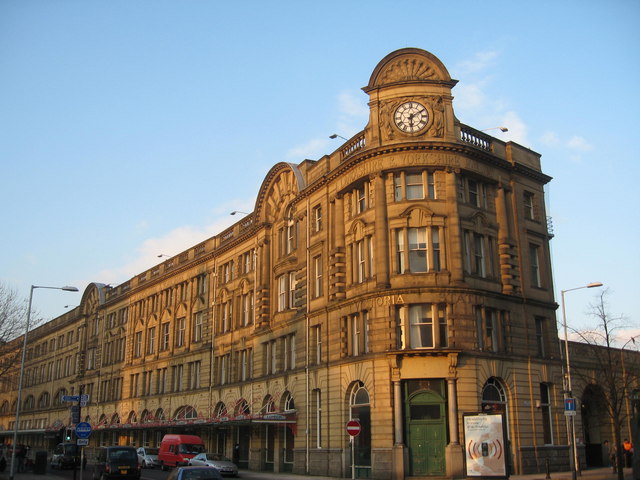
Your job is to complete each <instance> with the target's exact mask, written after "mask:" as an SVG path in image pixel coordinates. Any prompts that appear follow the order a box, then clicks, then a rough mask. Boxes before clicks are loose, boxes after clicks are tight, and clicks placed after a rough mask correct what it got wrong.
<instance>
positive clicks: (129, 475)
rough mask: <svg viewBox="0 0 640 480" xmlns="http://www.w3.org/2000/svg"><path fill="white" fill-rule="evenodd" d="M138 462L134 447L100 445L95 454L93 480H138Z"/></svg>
mask: <svg viewBox="0 0 640 480" xmlns="http://www.w3.org/2000/svg"><path fill="white" fill-rule="evenodd" d="M140 472H141V470H140V463H139V462H138V453H137V452H136V449H135V448H134V447H125V446H113V447H101V448H100V449H98V453H97V455H96V463H95V468H94V470H93V480H107V479H112V478H121V479H131V480H138V479H139V478H140Z"/></svg>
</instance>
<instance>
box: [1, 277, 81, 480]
mask: <svg viewBox="0 0 640 480" xmlns="http://www.w3.org/2000/svg"><path fill="white" fill-rule="evenodd" d="M36 288H50V289H52V290H64V291H66V292H77V291H78V289H77V288H76V287H69V286H66V287H45V286H43V285H31V292H30V293H29V307H28V308H27V324H26V327H25V331H24V340H23V342H22V362H21V363H20V375H19V377H18V400H17V401H16V421H15V424H14V426H13V444H12V445H11V471H10V474H9V480H13V474H14V473H15V462H16V446H17V443H18V424H19V423H20V403H22V378H23V376H24V362H25V360H26V358H27V336H28V334H29V322H30V321H31V304H32V303H33V291H34V290H35V289H36Z"/></svg>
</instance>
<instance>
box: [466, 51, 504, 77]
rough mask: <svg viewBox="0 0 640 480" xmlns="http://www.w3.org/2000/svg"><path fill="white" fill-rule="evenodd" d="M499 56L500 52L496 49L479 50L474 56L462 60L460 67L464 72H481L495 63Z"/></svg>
mask: <svg viewBox="0 0 640 480" xmlns="http://www.w3.org/2000/svg"><path fill="white" fill-rule="evenodd" d="M498 56H499V53H498V52H496V51H495V50H489V51H485V52H477V53H476V54H475V55H474V57H473V58H471V59H469V60H465V61H463V62H460V63H459V64H458V69H459V70H460V72H461V73H464V74H469V73H475V72H481V71H483V70H485V69H487V68H489V67H490V66H492V65H494V64H495V60H496V58H498Z"/></svg>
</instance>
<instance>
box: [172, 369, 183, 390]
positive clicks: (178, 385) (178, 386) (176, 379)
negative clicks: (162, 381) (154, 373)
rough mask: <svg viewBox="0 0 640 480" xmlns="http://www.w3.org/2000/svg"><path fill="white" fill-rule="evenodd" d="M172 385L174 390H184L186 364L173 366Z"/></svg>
mask: <svg viewBox="0 0 640 480" xmlns="http://www.w3.org/2000/svg"><path fill="white" fill-rule="evenodd" d="M171 371H172V372H171V373H172V378H171V381H172V383H171V387H172V391H173V392H181V391H182V378H183V376H184V375H183V373H184V365H174V366H173V367H171Z"/></svg>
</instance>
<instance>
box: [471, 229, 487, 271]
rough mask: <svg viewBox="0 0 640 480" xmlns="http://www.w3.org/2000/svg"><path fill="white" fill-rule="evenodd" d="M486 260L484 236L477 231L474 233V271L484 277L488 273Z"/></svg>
mask: <svg viewBox="0 0 640 480" xmlns="http://www.w3.org/2000/svg"><path fill="white" fill-rule="evenodd" d="M484 261H485V257H484V236H483V235H479V234H477V233H475V234H474V235H473V264H474V273H475V274H476V275H479V276H480V277H484V276H485V274H486V270H485V263H484Z"/></svg>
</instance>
